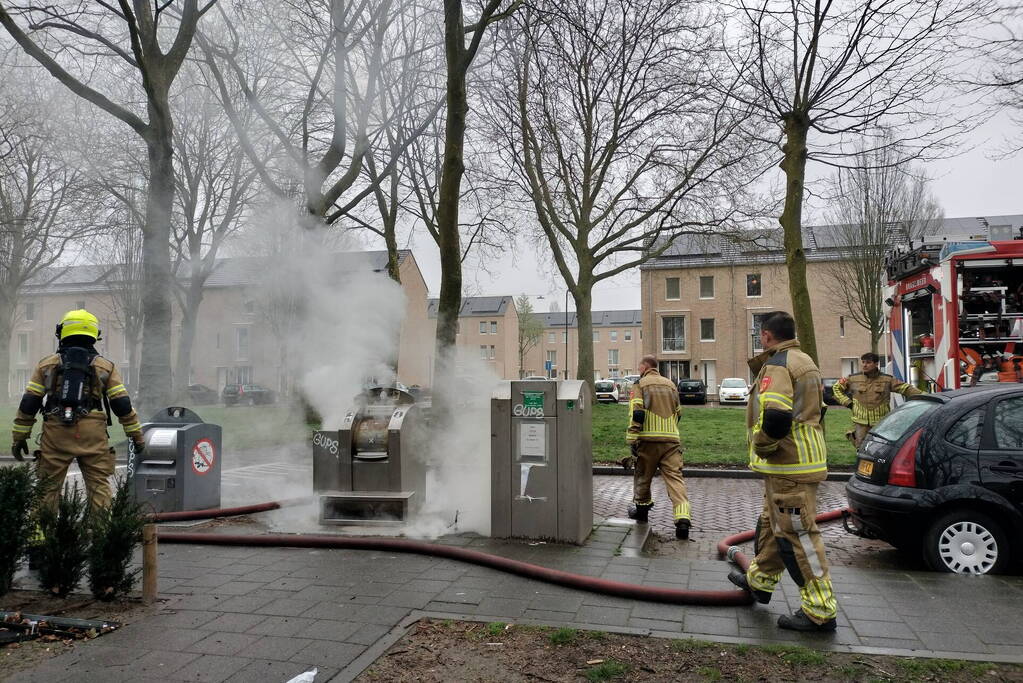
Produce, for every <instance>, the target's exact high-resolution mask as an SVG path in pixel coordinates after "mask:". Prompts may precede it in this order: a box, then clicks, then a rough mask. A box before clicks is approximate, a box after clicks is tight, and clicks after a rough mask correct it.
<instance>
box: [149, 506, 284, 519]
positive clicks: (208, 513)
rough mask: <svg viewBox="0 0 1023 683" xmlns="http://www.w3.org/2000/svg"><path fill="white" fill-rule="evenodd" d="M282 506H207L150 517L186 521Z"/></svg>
mask: <svg viewBox="0 0 1023 683" xmlns="http://www.w3.org/2000/svg"><path fill="white" fill-rule="evenodd" d="M280 507H281V504H280V503H278V502H276V501H274V502H270V503H256V504H255V505H242V506H240V507H236V508H207V509H206V510H188V511H185V512H154V513H153V514H152V515H150V519H152V520H153V521H155V522H184V521H187V520H190V519H212V518H214V517H236V516H238V515H250V514H252V513H253V512H266V511H268V510H277V509H278V508H280Z"/></svg>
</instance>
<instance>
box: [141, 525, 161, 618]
mask: <svg viewBox="0 0 1023 683" xmlns="http://www.w3.org/2000/svg"><path fill="white" fill-rule="evenodd" d="M157 574H158V572H157V566H156V525H155V524H146V525H145V526H144V527H142V602H143V604H146V605H152V604H153V603H154V602H156V578H157Z"/></svg>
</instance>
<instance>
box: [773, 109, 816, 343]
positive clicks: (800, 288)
mask: <svg viewBox="0 0 1023 683" xmlns="http://www.w3.org/2000/svg"><path fill="white" fill-rule="evenodd" d="M809 129H810V122H809V121H808V120H807V118H806V117H805V116H804V115H802V114H795V113H793V114H789V115H788V116H786V118H785V144H784V146H782V153H783V154H784V158H783V159H782V162H781V168H782V170H783V171H784V172H785V208H784V210H783V211H782V214H781V218H780V219H779V222H780V223H781V227H782V233H783V235H784V244H785V265H786V266H787V268H788V275H789V296H790V297H791V299H792V317H794V318H795V319H796V333H797V335H798V336H799V343H800V346H801V348H802V349H803V351H804V352H806V353H807V354H808V355H809V356H810V357H811V358H812V359H813V361H814V362H815V363H817V362H818V361H817V335H816V334H815V333H814V328H813V308H812V306H811V303H810V291H809V290H808V289H807V286H806V252H805V251H804V250H803V186H804V180H805V177H806V135H807V133H808V132H809Z"/></svg>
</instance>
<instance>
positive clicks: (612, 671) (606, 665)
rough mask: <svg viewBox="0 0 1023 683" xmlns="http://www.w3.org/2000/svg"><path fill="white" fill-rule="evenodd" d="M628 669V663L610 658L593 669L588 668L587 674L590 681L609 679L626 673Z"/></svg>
mask: <svg viewBox="0 0 1023 683" xmlns="http://www.w3.org/2000/svg"><path fill="white" fill-rule="evenodd" d="M628 670H629V665H628V664H626V663H624V662H619V661H617V660H614V659H609V660H607V661H606V662H602V663H600V664H597V665H596V666H595V667H593V668H592V669H587V670H586V674H585V675H586V680H588V681H608V680H611V679H612V678H617V677H618V676H621V675H623V674H625V673H626V672H627V671H628Z"/></svg>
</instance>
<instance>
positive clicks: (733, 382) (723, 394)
mask: <svg viewBox="0 0 1023 683" xmlns="http://www.w3.org/2000/svg"><path fill="white" fill-rule="evenodd" d="M748 400H749V385H748V384H746V380H744V379H742V378H741V377H728V378H726V379H723V380H721V385H720V386H718V403H721V404H725V403H742V404H745V403H746V402H747V401H748Z"/></svg>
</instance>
